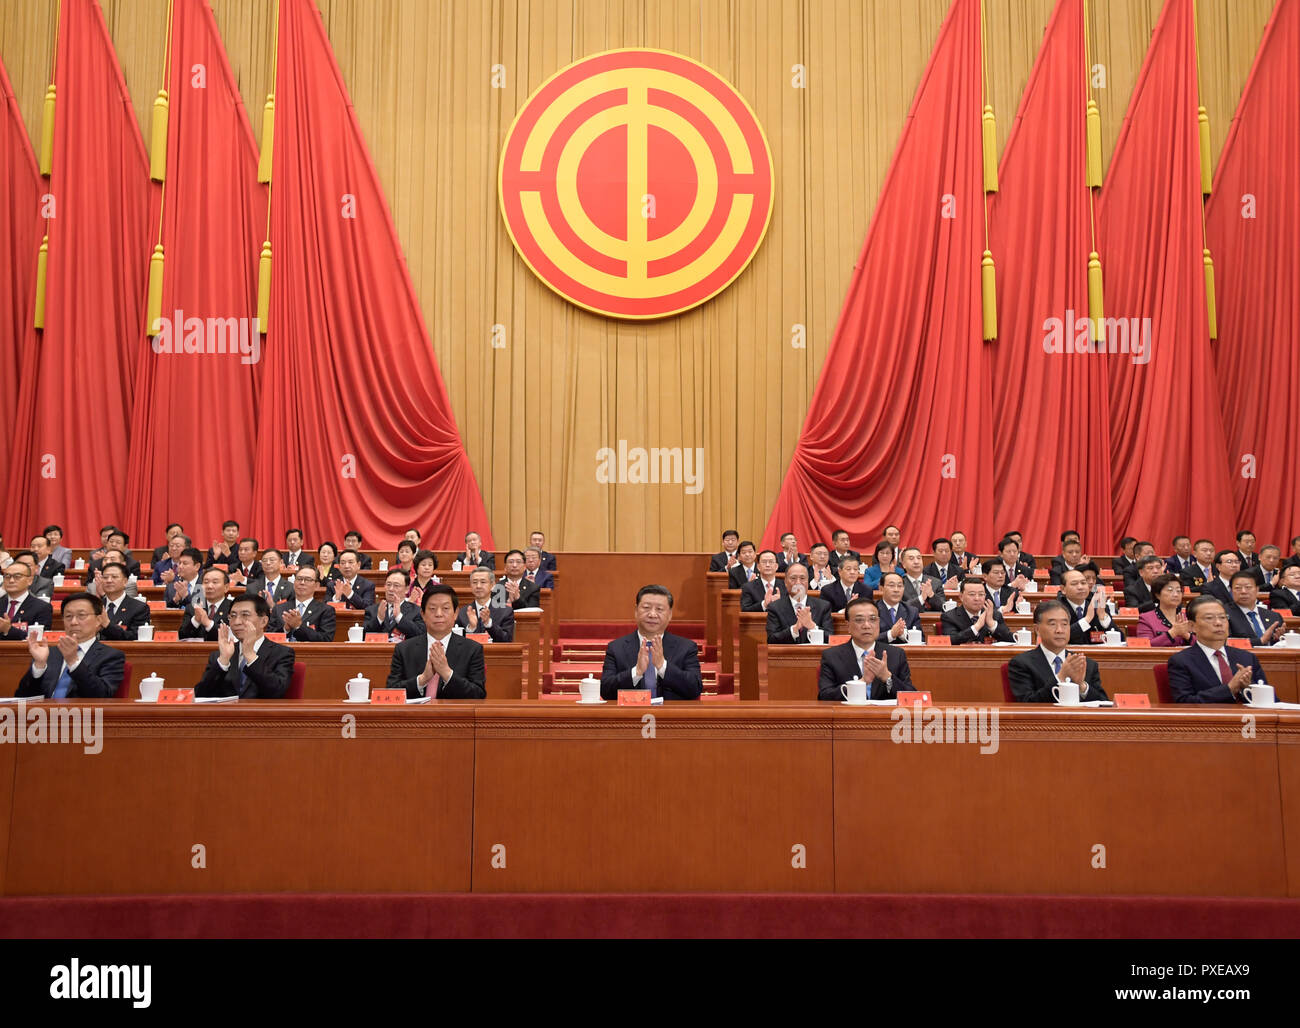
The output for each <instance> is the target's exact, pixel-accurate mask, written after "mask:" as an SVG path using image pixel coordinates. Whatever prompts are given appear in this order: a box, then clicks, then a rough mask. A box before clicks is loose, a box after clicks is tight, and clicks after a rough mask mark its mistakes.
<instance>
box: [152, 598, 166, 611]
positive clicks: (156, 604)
mask: <svg viewBox="0 0 1300 1028" xmlns="http://www.w3.org/2000/svg"><path fill="white" fill-rule="evenodd" d="M148 602H149V609H150V610H166V609H167V601H166V600H149V601H148Z"/></svg>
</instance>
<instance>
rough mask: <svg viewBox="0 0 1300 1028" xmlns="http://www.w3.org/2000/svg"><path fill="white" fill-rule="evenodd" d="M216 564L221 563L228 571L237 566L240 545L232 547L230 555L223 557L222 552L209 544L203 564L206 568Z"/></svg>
mask: <svg viewBox="0 0 1300 1028" xmlns="http://www.w3.org/2000/svg"><path fill="white" fill-rule="evenodd" d="M214 564H218V565H220V566H221V567H223V568H225V569H226V570H227V571H229V570H232V569H233V568H235V567H237V566H238V565H239V547H238V546H232V547H231V548H230V556H228V557H223V556H222V555H221V554H220V553H218V552H217V551H216V550H214V549H213V548H212V547H211V546H209V547H208V552H207V553H206V554H204V556H203V566H204V567H205V568H210V567H212V565H214Z"/></svg>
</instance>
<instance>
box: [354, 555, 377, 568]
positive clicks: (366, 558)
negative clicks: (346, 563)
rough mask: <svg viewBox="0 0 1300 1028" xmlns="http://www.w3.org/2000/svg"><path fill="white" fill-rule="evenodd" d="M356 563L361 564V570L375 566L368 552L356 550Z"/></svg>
mask: <svg viewBox="0 0 1300 1028" xmlns="http://www.w3.org/2000/svg"><path fill="white" fill-rule="evenodd" d="M357 563H358V564H359V565H360V566H361V570H362V571H370V570H371V569H373V568H374V566H375V560H374V558H373V557H371V556H370V554H368V553H361V552H360V551H358V552H357Z"/></svg>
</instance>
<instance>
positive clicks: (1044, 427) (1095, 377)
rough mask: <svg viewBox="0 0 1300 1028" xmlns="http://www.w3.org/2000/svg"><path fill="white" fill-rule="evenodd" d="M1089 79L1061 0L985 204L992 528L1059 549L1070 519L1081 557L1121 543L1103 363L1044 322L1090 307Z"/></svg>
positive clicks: (1075, 4)
mask: <svg viewBox="0 0 1300 1028" xmlns="http://www.w3.org/2000/svg"><path fill="white" fill-rule="evenodd" d="M1086 87H1087V71H1086V70H1085V66H1084V50H1083V0H1059V2H1058V3H1057V5H1056V10H1055V11H1054V12H1053V13H1052V18H1051V21H1050V22H1049V23H1048V25H1047V31H1046V33H1045V35H1044V39H1043V45H1042V47H1041V49H1040V50H1039V51H1038V57H1037V59H1036V60H1035V62H1034V68H1033V71H1032V72H1031V74H1030V76H1029V84H1028V85H1027V86H1026V88H1025V92H1024V95H1023V97H1022V98H1021V100H1020V109H1019V111H1017V113H1016V120H1015V122H1014V124H1013V125H1012V127H1011V133H1010V136H1009V137H1008V139H1007V145H1006V149H1005V150H1004V151H1003V154H1002V163H1001V165H1000V167H999V171H998V179H999V192H998V193H996V194H995V195H994V197H993V200H992V203H991V204H990V207H989V219H990V227H989V234H990V238H991V239H992V243H993V245H992V251H993V255H994V258H995V259H996V261H997V268H998V287H999V289H998V318H999V323H998V339H997V342H996V343H995V344H994V346H993V348H992V350H991V354H992V357H993V360H994V363H995V367H996V371H995V372H994V375H993V479H992V482H993V490H994V499H995V501H996V517H995V523H996V526H997V528H998V529H999V530H1000V531H1010V530H1013V529H1018V530H1020V531H1021V532H1022V533H1023V534H1024V543H1025V549H1027V550H1028V551H1029V552H1030V553H1055V552H1059V551H1058V548H1059V546H1060V533H1061V532H1062V531H1064V530H1065V529H1067V528H1072V529H1076V530H1078V531H1079V532H1081V533H1082V537H1083V541H1084V546H1085V552H1090V553H1092V552H1096V553H1108V552H1109V551H1110V547H1111V545H1112V543H1113V542H1114V533H1113V532H1112V531H1111V501H1110V427H1109V424H1108V422H1107V417H1106V414H1107V404H1106V383H1107V377H1106V367H1105V364H1104V361H1105V360H1106V359H1107V358H1105V357H1103V356H1101V355H1099V354H1088V353H1076V352H1072V351H1064V352H1061V348H1059V347H1057V346H1056V345H1055V340H1060V339H1061V338H1062V335H1056V336H1053V334H1052V330H1053V328H1055V327H1056V326H1055V325H1053V324H1052V323H1051V322H1049V319H1052V318H1055V319H1057V322H1059V323H1060V327H1061V329H1062V334H1064V335H1066V336H1067V337H1068V338H1073V336H1074V324H1075V320H1076V318H1086V317H1087V315H1088V254H1089V252H1090V251H1091V250H1092V226H1091V220H1090V217H1089V214H1090V212H1089V202H1088V187H1087V176H1086V174H1085V172H1086V149H1087V140H1086V125H1085V118H1084V112H1085V109H1086V105H1087V102H1088V97H1087V88H1086ZM1066 322H1068V323H1069V326H1070V327H1069V328H1068V329H1066V328H1065V323H1066ZM1049 349H1050V350H1051V351H1052V352H1048V350H1049Z"/></svg>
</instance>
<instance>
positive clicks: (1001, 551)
mask: <svg viewBox="0 0 1300 1028" xmlns="http://www.w3.org/2000/svg"><path fill="white" fill-rule="evenodd" d="M994 559H995V560H1000V561H1002V564H1003V566H1004V567H1005V568H1006V569H1007V582H1008V583H1009V584H1010V586H1011V588H1013V589H1018V590H1020V591H1022V592H1023V591H1024V588H1025V586H1026V585H1028V584H1029V583H1030V582H1031V581H1033V578H1034V565H1033V563H1032V562H1031V561H1029V560H1028V559H1027V558H1026V557H1025V555H1024V554H1022V553H1021V552H1020V544H1019V543H1018V542H1016V540H1015V538H1014V537H1012V536H1004V537H1003V538H1002V539H1001V540H1000V541H999V542H998V555H997V557H995V558H994ZM1021 578H1023V579H1024V581H1023V582H1022V581H1020V579H1021Z"/></svg>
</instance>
